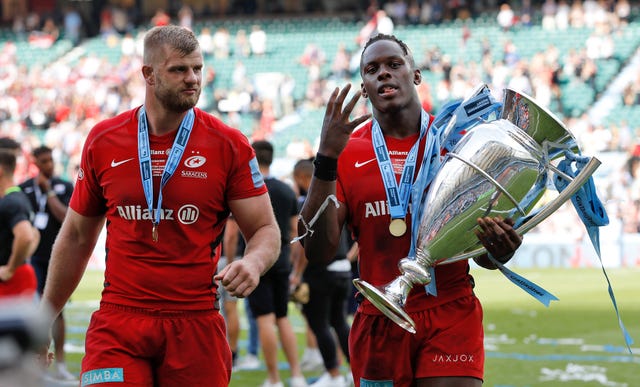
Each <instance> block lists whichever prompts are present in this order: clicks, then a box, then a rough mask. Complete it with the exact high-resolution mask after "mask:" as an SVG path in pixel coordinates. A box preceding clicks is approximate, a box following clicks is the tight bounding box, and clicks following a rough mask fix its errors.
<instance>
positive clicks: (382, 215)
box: [336, 117, 471, 313]
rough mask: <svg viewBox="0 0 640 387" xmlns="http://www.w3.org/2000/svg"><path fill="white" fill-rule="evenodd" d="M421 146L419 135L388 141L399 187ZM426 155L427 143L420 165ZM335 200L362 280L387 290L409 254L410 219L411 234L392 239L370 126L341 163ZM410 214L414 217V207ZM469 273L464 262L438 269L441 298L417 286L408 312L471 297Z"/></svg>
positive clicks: (354, 138)
mask: <svg viewBox="0 0 640 387" xmlns="http://www.w3.org/2000/svg"><path fill="white" fill-rule="evenodd" d="M432 120H433V117H431V121H432ZM417 140H418V134H416V135H414V136H410V137H407V138H404V139H397V138H393V137H389V136H385V141H386V145H387V149H388V151H389V156H390V159H391V163H392V165H393V169H394V171H395V173H396V179H397V181H399V180H400V177H401V175H402V169H403V167H404V162H405V159H406V157H407V155H408V154H409V151H410V150H411V147H412V146H413V144H414V143H415V142H416V141H417ZM423 151H424V139H423V140H422V142H421V144H420V152H419V154H418V160H422V154H423ZM418 166H419V165H418ZM336 196H337V198H338V200H339V201H340V202H342V203H345V204H346V206H347V208H348V214H347V223H348V225H349V227H350V229H351V231H352V233H353V235H354V237H355V238H356V239H357V241H358V245H359V248H360V253H359V258H358V259H359V267H360V278H362V279H363V280H365V281H367V282H369V283H370V284H372V285H377V286H380V285H386V284H387V283H389V282H391V281H392V280H393V279H395V278H396V277H397V276H398V275H400V270H399V269H398V262H399V261H400V260H401V259H402V258H405V257H406V256H407V254H408V253H409V248H410V245H411V239H410V230H411V216H410V214H407V217H406V219H405V220H406V221H407V232H406V233H405V234H404V235H403V236H402V237H394V236H392V235H391V233H390V232H389V223H390V221H391V217H390V215H389V207H388V204H387V195H386V192H385V189H384V182H383V180H382V176H381V174H380V169H379V167H378V162H377V161H376V156H375V153H374V150H373V145H372V139H371V122H369V123H367V124H366V125H365V126H363V127H362V128H360V129H358V130H357V131H356V132H354V133H353V135H352V136H351V138H350V140H349V142H348V144H347V147H346V148H345V150H344V151H343V152H342V154H341V155H340V158H339V159H338V182H337V194H336ZM407 211H410V207H409V209H408V210H407ZM426 211H428V209H426ZM468 270H469V263H468V261H466V260H464V261H461V262H457V263H453V264H449V265H443V266H438V267H437V268H436V285H437V290H438V297H432V296H429V297H427V295H426V292H425V289H424V287H423V286H414V287H413V289H412V291H411V293H410V295H409V299H408V300H407V303H406V305H405V310H406V311H417V310H424V309H427V308H429V307H433V306H435V305H439V304H441V303H443V302H446V301H450V300H452V299H455V298H458V297H460V296H463V295H467V294H471V284H470V278H469V274H468ZM366 311H367V312H372V313H376V312H377V310H375V308H373V307H366Z"/></svg>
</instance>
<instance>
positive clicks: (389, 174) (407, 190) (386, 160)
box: [371, 110, 429, 219]
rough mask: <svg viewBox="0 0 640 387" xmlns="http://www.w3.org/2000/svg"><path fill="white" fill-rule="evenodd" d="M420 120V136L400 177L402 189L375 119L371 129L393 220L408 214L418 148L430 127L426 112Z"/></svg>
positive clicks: (408, 156) (423, 112)
mask: <svg viewBox="0 0 640 387" xmlns="http://www.w3.org/2000/svg"><path fill="white" fill-rule="evenodd" d="M420 120H421V124H420V136H419V137H418V140H417V141H416V142H415V144H413V146H412V147H411V150H410V151H409V154H408V155H407V158H406V160H405V162H404V167H403V169H402V176H401V177H400V187H398V183H397V181H396V175H395V173H394V172H393V165H391V158H390V157H389V150H388V149H387V144H386V143H385V140H384V135H383V134H382V130H381V129H380V125H379V124H378V121H376V120H375V119H374V120H373V124H372V127H371V139H372V142H373V150H374V152H375V154H376V159H377V161H378V167H379V168H380V174H381V175H382V181H383V182H384V189H385V191H386V193H387V204H388V205H389V215H391V219H404V218H405V216H406V214H407V207H408V205H409V195H410V194H411V187H412V185H413V175H414V172H415V169H416V161H417V159H418V147H419V146H420V140H422V137H424V135H425V134H426V132H427V126H428V125H429V115H428V114H427V112H425V111H424V110H422V113H421V115H420Z"/></svg>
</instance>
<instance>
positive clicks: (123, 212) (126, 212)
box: [116, 206, 175, 220]
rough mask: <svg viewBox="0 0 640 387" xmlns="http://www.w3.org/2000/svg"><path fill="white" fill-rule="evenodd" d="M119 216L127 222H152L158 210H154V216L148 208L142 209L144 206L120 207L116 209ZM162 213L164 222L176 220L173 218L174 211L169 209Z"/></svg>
mask: <svg viewBox="0 0 640 387" xmlns="http://www.w3.org/2000/svg"><path fill="white" fill-rule="evenodd" d="M116 208H117V210H118V214H119V215H120V217H121V218H123V219H126V220H152V219H155V214H156V212H157V211H158V210H157V209H154V210H153V216H152V214H151V211H149V209H148V208H142V206H118V207H116ZM160 211H162V212H161V213H160V219H163V220H175V219H174V218H173V210H172V209H169V208H163V209H161V210H160Z"/></svg>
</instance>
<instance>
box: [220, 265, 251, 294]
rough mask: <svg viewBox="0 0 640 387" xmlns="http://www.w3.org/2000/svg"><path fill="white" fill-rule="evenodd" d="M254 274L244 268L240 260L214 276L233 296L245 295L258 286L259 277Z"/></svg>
mask: <svg viewBox="0 0 640 387" xmlns="http://www.w3.org/2000/svg"><path fill="white" fill-rule="evenodd" d="M253 277H254V276H252V275H251V273H250V272H249V271H248V270H246V269H245V268H244V266H243V265H242V264H241V262H238V264H237V265H236V264H231V265H227V266H226V267H225V270H223V271H221V272H220V273H219V274H218V275H216V276H215V277H214V279H216V280H217V281H220V284H221V285H222V286H224V288H225V289H226V290H227V291H228V292H229V294H231V295H232V296H234V297H240V298H242V297H246V296H248V295H249V294H250V293H251V292H252V291H253V290H254V289H255V288H256V286H258V280H259V277H257V278H256V279H254V278H253Z"/></svg>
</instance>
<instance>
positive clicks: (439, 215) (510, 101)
mask: <svg viewBox="0 0 640 387" xmlns="http://www.w3.org/2000/svg"><path fill="white" fill-rule="evenodd" d="M567 150H568V151H571V152H574V153H577V152H579V149H578V146H577V143H576V140H575V138H574V137H573V135H572V134H571V133H570V132H569V130H567V128H566V127H565V126H564V125H563V124H562V122H560V120H558V119H557V118H555V117H554V115H553V114H552V113H550V112H549V111H547V110H545V109H544V108H543V107H541V106H539V105H538V104H536V103H535V102H534V101H533V100H532V99H531V98H530V97H528V96H527V95H525V94H522V93H520V92H517V91H514V90H511V89H506V90H505V95H504V100H503V107H502V111H501V113H500V116H499V118H498V119H496V120H494V121H489V122H483V123H481V124H479V125H476V126H474V127H473V128H472V129H470V130H469V132H468V133H467V134H465V135H464V136H463V137H462V138H461V139H460V141H459V142H458V143H457V144H456V145H455V147H454V148H453V150H452V151H451V152H450V153H448V154H447V155H446V156H445V158H444V159H443V162H442V165H441V167H440V169H439V170H438V172H437V174H436V175H435V177H434V179H433V181H432V182H431V186H430V189H429V192H428V193H427V196H426V198H425V201H424V209H425V210H424V211H423V213H422V217H421V220H420V223H419V226H418V228H417V230H418V231H417V235H413V237H414V238H416V239H415V246H416V256H415V257H407V258H404V259H402V260H401V261H400V262H399V264H398V266H399V268H400V273H401V275H400V276H398V277H397V278H396V279H394V280H393V281H392V282H390V283H388V284H387V285H385V286H381V287H377V286H374V285H371V284H369V283H367V282H366V281H363V280H362V279H356V280H354V285H355V286H356V288H357V289H358V290H359V291H360V292H361V293H362V295H363V296H364V297H366V298H367V299H368V300H369V301H371V303H372V304H373V305H375V306H376V307H377V308H378V309H379V310H380V311H382V312H383V313H384V314H385V315H386V316H387V317H389V318H390V319H391V320H393V321H394V322H395V323H397V324H398V325H400V326H401V327H403V328H404V329H406V330H407V331H409V332H412V333H415V332H416V330H415V323H414V322H413V320H412V319H411V318H410V317H409V315H408V314H407V313H406V312H405V311H404V310H403V307H404V305H405V302H406V300H407V296H408V295H409V291H410V290H411V289H412V288H413V286H414V285H426V284H428V283H429V282H431V276H430V274H429V267H434V266H436V265H444V264H448V263H452V262H457V261H460V260H463V259H470V258H473V257H477V256H479V255H482V254H483V253H485V252H486V249H484V247H482V244H481V243H480V241H479V240H478V238H477V237H476V235H475V233H474V232H473V230H474V229H475V228H477V227H479V226H478V225H477V221H476V220H477V219H478V218H479V217H485V216H490V217H495V216H501V217H503V218H512V219H513V220H514V221H516V226H517V227H516V231H517V232H518V233H519V234H520V235H523V234H524V233H526V232H528V231H530V230H531V229H532V228H534V227H535V226H537V225H538V224H539V223H540V222H542V221H543V220H544V219H546V218H547V217H548V216H549V215H551V214H552V213H553V212H555V211H556V210H557V209H558V208H559V207H560V206H561V205H562V204H563V203H565V202H566V201H567V200H569V199H570V198H571V196H572V195H573V194H575V193H576V192H577V191H578V190H579V189H580V187H582V185H583V184H584V183H585V182H587V180H588V179H589V178H590V177H591V175H592V174H593V173H594V172H595V170H596V169H597V168H598V166H599V165H600V161H598V160H597V159H596V158H593V157H592V158H590V160H589V162H588V163H587V165H586V166H585V167H584V168H583V169H582V171H581V172H580V173H579V174H578V175H577V176H576V177H575V178H571V177H569V176H567V175H566V174H564V173H562V172H561V171H560V170H558V168H556V167H555V165H554V164H553V163H552V161H553V160H556V159H558V158H560V157H561V156H562V155H563V154H564V152H565V151H567ZM551 174H557V175H559V176H560V177H561V178H563V179H566V180H567V181H570V183H569V184H568V186H567V187H566V188H565V189H564V190H563V191H562V192H561V193H560V194H559V195H558V196H557V197H555V198H554V199H553V200H552V201H550V202H549V203H547V204H546V205H545V206H543V207H541V208H535V211H534V207H536V204H537V203H538V202H539V200H540V199H541V197H542V196H543V194H544V193H545V191H546V189H547V188H546V187H547V180H548V179H549V177H550V176H551ZM518 224H520V225H519V226H518Z"/></svg>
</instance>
